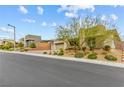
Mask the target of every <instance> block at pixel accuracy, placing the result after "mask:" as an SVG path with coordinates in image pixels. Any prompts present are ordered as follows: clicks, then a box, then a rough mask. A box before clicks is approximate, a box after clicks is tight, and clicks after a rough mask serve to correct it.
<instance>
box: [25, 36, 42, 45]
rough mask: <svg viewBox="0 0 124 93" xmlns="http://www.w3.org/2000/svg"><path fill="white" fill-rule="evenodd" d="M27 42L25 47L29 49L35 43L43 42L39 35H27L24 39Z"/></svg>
mask: <svg viewBox="0 0 124 93" xmlns="http://www.w3.org/2000/svg"><path fill="white" fill-rule="evenodd" d="M24 41H25V46H26V47H29V46H30V44H31V43H32V42H33V43H35V44H36V43H38V42H40V41H41V36H37V35H26V36H25V38H24Z"/></svg>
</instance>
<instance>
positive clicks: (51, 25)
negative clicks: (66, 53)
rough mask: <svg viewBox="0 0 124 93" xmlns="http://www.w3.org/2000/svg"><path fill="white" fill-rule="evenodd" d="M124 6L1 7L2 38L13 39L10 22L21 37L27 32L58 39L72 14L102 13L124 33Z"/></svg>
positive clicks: (101, 14) (0, 30)
mask: <svg viewBox="0 0 124 93" xmlns="http://www.w3.org/2000/svg"><path fill="white" fill-rule="evenodd" d="M123 11H124V6H107V5H105V6H102V5H99V6H93V5H90V6H86V5H80V6H59V5H48V6H46V5H44V6H43V5H42V6H34V5H28V6H15V5H14V6H13V5H9V6H5V5H3V6H2V5H1V6H0V38H11V39H12V38H13V30H12V28H10V27H8V26H7V24H12V25H14V26H16V38H17V40H18V39H20V38H21V37H23V36H24V35H27V34H34V35H40V36H41V37H42V39H43V40H45V39H55V34H56V33H55V32H56V26H57V25H64V24H66V23H68V22H69V21H70V19H71V18H72V17H78V16H81V17H82V18H83V17H85V16H86V15H92V16H98V15H99V16H100V17H101V19H102V20H110V19H111V20H113V22H114V23H116V25H117V27H118V32H119V33H121V35H122V36H123V35H124V31H123V29H124V13H123Z"/></svg>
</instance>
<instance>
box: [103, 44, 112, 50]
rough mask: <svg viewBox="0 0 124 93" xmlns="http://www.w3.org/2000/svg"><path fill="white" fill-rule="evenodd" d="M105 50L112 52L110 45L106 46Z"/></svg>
mask: <svg viewBox="0 0 124 93" xmlns="http://www.w3.org/2000/svg"><path fill="white" fill-rule="evenodd" d="M103 49H104V50H105V51H108V52H109V51H110V50H111V47H110V46H109V45H105V46H104V48H103Z"/></svg>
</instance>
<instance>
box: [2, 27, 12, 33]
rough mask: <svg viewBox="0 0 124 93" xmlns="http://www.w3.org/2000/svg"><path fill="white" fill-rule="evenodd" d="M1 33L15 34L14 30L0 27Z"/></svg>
mask: <svg viewBox="0 0 124 93" xmlns="http://www.w3.org/2000/svg"><path fill="white" fill-rule="evenodd" d="M0 32H7V33H14V30H13V29H11V28H5V27H0Z"/></svg>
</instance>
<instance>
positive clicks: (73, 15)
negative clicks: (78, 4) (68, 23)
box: [65, 12, 78, 18]
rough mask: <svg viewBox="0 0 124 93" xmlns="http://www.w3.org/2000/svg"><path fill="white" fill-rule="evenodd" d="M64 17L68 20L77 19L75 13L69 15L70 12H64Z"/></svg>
mask: <svg viewBox="0 0 124 93" xmlns="http://www.w3.org/2000/svg"><path fill="white" fill-rule="evenodd" d="M65 16H67V17H69V18H76V17H78V15H77V14H76V13H71V12H66V13H65Z"/></svg>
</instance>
